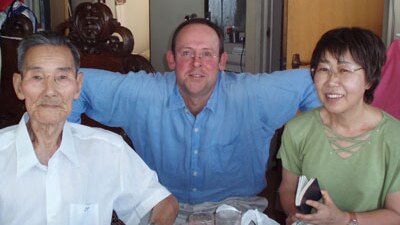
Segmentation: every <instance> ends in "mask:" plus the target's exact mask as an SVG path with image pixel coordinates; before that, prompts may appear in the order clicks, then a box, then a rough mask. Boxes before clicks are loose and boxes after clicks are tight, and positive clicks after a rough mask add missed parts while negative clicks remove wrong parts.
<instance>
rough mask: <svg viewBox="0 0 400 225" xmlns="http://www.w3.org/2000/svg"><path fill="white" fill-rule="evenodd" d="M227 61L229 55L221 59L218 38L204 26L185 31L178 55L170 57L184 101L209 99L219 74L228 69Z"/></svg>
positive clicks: (192, 25) (180, 41)
mask: <svg viewBox="0 0 400 225" xmlns="http://www.w3.org/2000/svg"><path fill="white" fill-rule="evenodd" d="M226 58H227V57H226V54H225V53H224V54H222V56H219V39H218V35H217V34H216V32H215V31H214V30H213V29H212V28H210V27H208V26H207V25H204V24H191V25H188V26H186V27H184V28H183V29H182V30H181V31H180V32H179V34H178V36H177V38H176V49H175V55H174V54H173V52H172V51H169V52H168V53H167V61H168V65H169V67H170V69H172V70H175V72H176V79H177V84H178V87H179V89H180V92H181V94H182V96H183V98H208V97H209V96H210V95H211V92H212V90H213V89H214V87H215V84H216V82H217V75H218V72H219V71H220V70H224V69H225V63H226Z"/></svg>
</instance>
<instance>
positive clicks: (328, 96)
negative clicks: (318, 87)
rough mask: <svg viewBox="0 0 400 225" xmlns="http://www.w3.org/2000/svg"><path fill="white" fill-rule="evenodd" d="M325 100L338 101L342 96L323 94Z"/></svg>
mask: <svg viewBox="0 0 400 225" xmlns="http://www.w3.org/2000/svg"><path fill="white" fill-rule="evenodd" d="M325 96H326V98H327V99H339V98H342V97H343V96H344V95H343V94H325Z"/></svg>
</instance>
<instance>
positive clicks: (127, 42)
mask: <svg viewBox="0 0 400 225" xmlns="http://www.w3.org/2000/svg"><path fill="white" fill-rule="evenodd" d="M57 29H58V30H60V31H65V30H66V29H69V33H68V37H69V38H70V39H71V41H72V42H74V43H75V44H76V45H77V47H78V48H80V49H82V50H84V51H85V52H87V53H91V54H96V53H101V52H112V53H113V54H116V55H121V56H125V55H129V54H130V53H131V52H132V50H133V47H134V39H133V35H132V33H131V32H130V31H129V30H128V29H127V28H125V27H123V26H121V25H120V23H119V22H118V21H117V20H116V19H114V18H113V15H112V12H111V10H110V9H109V8H108V7H107V6H106V5H104V4H101V3H88V2H86V3H82V4H79V5H78V6H77V8H76V10H75V13H74V15H73V17H72V18H70V19H69V20H68V21H66V22H65V23H63V24H61V25H60V26H59V27H58V28H57Z"/></svg>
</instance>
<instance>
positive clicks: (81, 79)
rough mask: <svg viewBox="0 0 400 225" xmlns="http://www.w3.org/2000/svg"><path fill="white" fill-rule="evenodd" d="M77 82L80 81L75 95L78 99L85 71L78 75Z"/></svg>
mask: <svg viewBox="0 0 400 225" xmlns="http://www.w3.org/2000/svg"><path fill="white" fill-rule="evenodd" d="M76 82H77V83H78V90H76V93H75V95H74V99H78V98H79V95H80V94H81V90H82V84H83V73H82V72H79V73H78V74H77V75H76Z"/></svg>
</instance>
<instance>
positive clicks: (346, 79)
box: [314, 52, 370, 114]
mask: <svg viewBox="0 0 400 225" xmlns="http://www.w3.org/2000/svg"><path fill="white" fill-rule="evenodd" d="M314 83H315V87H316V89H317V92H318V96H319V98H320V99H321V101H322V103H323V105H324V107H325V109H326V110H327V111H328V112H331V113H336V114H341V113H346V112H354V110H357V109H359V107H362V106H363V105H364V104H366V103H365V102H364V92H365V91H366V90H367V89H368V88H369V87H370V84H368V82H367V80H366V74H365V70H364V69H363V68H362V67H361V66H360V65H358V64H357V63H356V62H355V61H354V60H353V57H352V56H351V55H350V53H349V52H346V54H344V55H343V56H341V57H339V59H336V58H335V57H333V56H332V55H331V54H330V53H329V52H326V54H325V58H323V59H321V61H320V63H319V64H318V66H317V69H316V71H315V75H314Z"/></svg>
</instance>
